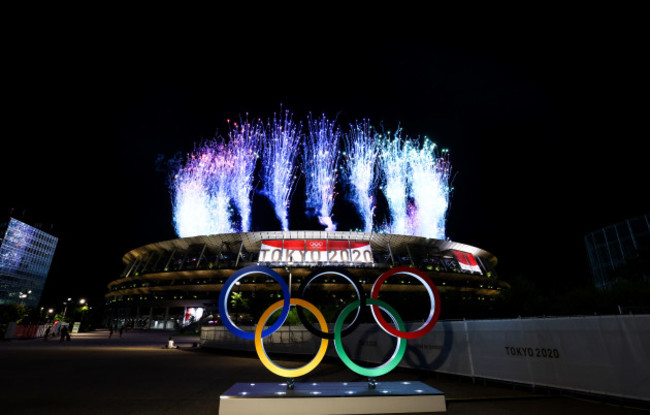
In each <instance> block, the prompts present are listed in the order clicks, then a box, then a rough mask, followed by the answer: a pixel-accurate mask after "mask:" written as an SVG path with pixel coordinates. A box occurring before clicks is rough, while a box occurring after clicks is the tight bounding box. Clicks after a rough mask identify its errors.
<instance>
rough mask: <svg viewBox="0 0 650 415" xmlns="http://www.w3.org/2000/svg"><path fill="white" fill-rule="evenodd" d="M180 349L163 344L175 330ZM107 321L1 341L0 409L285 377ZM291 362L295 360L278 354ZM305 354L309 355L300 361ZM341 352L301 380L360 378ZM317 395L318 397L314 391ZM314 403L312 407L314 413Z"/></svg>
mask: <svg viewBox="0 0 650 415" xmlns="http://www.w3.org/2000/svg"><path fill="white" fill-rule="evenodd" d="M170 335H171V336H173V339H174V342H175V344H176V345H178V346H180V347H179V348H178V349H166V348H164V346H165V345H166V344H167V340H168V338H169V336H170ZM108 337H109V333H108V331H103V330H98V331H95V332H91V333H80V334H73V335H72V340H71V341H70V342H63V343H61V342H59V340H58V338H57V339H49V340H48V341H43V340H42V339H35V340H12V341H3V342H0V373H1V376H0V379H1V380H2V387H1V388H0V413H1V414H50V415H54V414H88V415H92V414H192V415H201V414H211V415H216V414H218V412H219V396H220V395H221V394H222V393H223V392H225V391H226V390H227V389H228V388H230V386H232V385H233V384H234V383H237V382H278V381H282V379H280V378H278V377H277V376H275V375H273V374H272V373H270V372H269V371H267V370H266V369H265V368H264V367H263V366H262V364H261V363H260V362H259V360H258V359H257V356H255V355H251V354H234V353H226V352H217V351H212V350H203V349H200V348H195V347H192V344H193V343H194V342H198V337H196V336H182V335H177V334H174V333H169V332H139V331H128V332H126V333H124V334H123V335H122V337H120V335H119V333H114V334H113V336H112V338H110V339H109V338H108ZM276 363H278V364H281V365H284V366H296V365H298V364H297V363H296V362H291V361H286V362H285V361H282V360H276ZM302 364H304V363H302ZM363 380H365V379H363V378H361V377H359V376H357V375H356V374H354V373H352V372H351V371H350V370H348V369H347V368H346V367H345V366H343V364H341V363H340V362H338V361H336V360H329V361H324V362H322V363H321V365H320V366H319V367H317V368H316V369H315V370H314V371H313V372H311V373H310V374H309V375H308V376H305V377H304V378H300V379H298V382H306V381H309V382H328V381H332V382H334V381H338V382H340V381H363ZM380 380H395V381H396V380H418V381H422V382H424V383H426V384H428V385H431V386H433V387H434V388H437V389H439V390H441V391H443V392H444V393H445V396H446V398H447V412H448V413H449V414H451V415H455V414H476V413H480V414H481V415H490V414H526V415H537V414H540V415H541V414H550V413H554V414H565V413H566V414H576V415H580V414H585V415H586V414H589V415H618V414H648V413H650V410H648V409H647V408H639V407H633V406H635V405H634V404H633V403H632V404H629V403H628V404H627V405H622V404H619V403H612V402H605V401H603V400H597V399H594V398H586V397H579V396H576V395H569V394H561V393H559V392H549V391H531V390H530V389H527V388H523V387H514V386H512V385H505V384H493V383H488V384H485V383H484V382H482V381H476V382H475V383H473V382H472V381H471V380H469V379H463V378H455V377H447V376H440V377H437V376H436V375H435V374H431V373H425V372H416V371H410V370H401V369H396V370H394V371H393V372H391V373H390V374H388V375H387V376H384V377H382V378H381V379H380ZM316 399H317V398H316ZM308 413H309V411H308V408H306V409H305V414H308Z"/></svg>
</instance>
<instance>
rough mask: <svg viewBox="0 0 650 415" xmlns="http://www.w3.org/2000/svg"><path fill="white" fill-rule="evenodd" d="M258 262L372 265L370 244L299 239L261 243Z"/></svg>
mask: <svg viewBox="0 0 650 415" xmlns="http://www.w3.org/2000/svg"><path fill="white" fill-rule="evenodd" d="M259 261H260V262H363V263H372V262H374V261H373V258H372V250H371V249H370V242H359V241H329V240H325V239H322V240H321V239H307V240H305V239H299V240H296V239H294V240H286V239H285V240H274V241H262V246H261V247H260V258H259Z"/></svg>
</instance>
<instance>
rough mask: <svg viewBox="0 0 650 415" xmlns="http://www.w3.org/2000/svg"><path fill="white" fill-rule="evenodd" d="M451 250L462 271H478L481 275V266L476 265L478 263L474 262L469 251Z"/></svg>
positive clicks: (474, 259)
mask: <svg viewBox="0 0 650 415" xmlns="http://www.w3.org/2000/svg"><path fill="white" fill-rule="evenodd" d="M451 252H453V253H454V256H455V257H456V259H457V260H458V264H459V265H460V269H462V270H463V271H470V272H478V273H479V274H481V275H483V272H482V271H481V267H479V266H478V263H477V262H476V258H474V255H472V254H470V253H469V252H462V251H455V250H452V251H451Z"/></svg>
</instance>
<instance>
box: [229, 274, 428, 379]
mask: <svg viewBox="0 0 650 415" xmlns="http://www.w3.org/2000/svg"><path fill="white" fill-rule="evenodd" d="M252 274H263V275H266V276H268V277H271V278H272V279H274V280H275V281H276V282H277V283H278V284H280V288H281V289H282V295H283V299H282V300H280V301H278V302H276V303H274V304H272V305H271V306H269V307H268V308H267V309H266V311H264V313H262V316H261V317H260V320H259V322H258V323H257V326H256V328H255V332H254V333H253V332H247V331H244V330H242V329H240V328H239V327H237V326H236V325H235V323H233V322H232V320H231V318H230V315H229V313H228V299H229V297H230V292H231V291H232V288H233V287H234V286H235V285H236V284H237V282H238V281H239V280H240V279H242V278H244V277H246V276H249V275H252ZM332 274H334V275H337V276H340V277H343V278H345V279H346V280H347V281H348V282H350V283H351V284H352V285H353V287H354V290H355V291H356V293H357V298H358V300H355V301H353V302H352V303H350V304H348V305H347V306H346V307H345V308H343V310H341V312H340V313H339V315H338V317H337V318H336V322H335V323H334V332H333V333H330V332H329V331H328V328H327V322H326V321H325V317H324V316H323V314H322V313H321V312H320V310H318V308H317V307H316V306H315V305H313V304H312V303H310V302H308V301H306V300H304V299H302V298H300V297H304V295H305V291H306V290H307V287H308V286H309V284H310V283H311V282H312V281H314V280H315V279H316V278H319V277H321V276H323V275H332ZM398 274H401V275H408V276H411V277H414V278H416V279H417V280H418V281H419V282H421V283H422V284H423V285H424V287H425V288H426V290H427V293H428V294H429V300H430V302H431V309H430V311H429V315H428V316H427V319H426V321H425V322H424V323H423V324H422V325H421V326H420V327H419V328H418V329H416V330H414V331H408V332H407V331H406V327H405V325H404V322H403V321H402V318H401V317H400V316H399V314H398V313H397V311H395V309H394V308H393V307H391V306H390V305H389V304H387V303H386V302H384V301H382V300H379V298H378V297H379V290H380V288H381V286H382V285H383V284H384V282H385V281H386V279H388V278H389V277H391V276H393V275H398ZM298 291H299V293H298V295H299V298H291V294H290V290H289V286H288V285H287V283H286V282H285V281H284V279H283V278H282V277H281V276H280V274H278V273H277V272H275V271H273V270H272V269H271V268H267V267H262V266H258V265H252V266H248V267H245V268H242V269H240V270H239V271H237V272H235V273H234V274H232V275H231V276H230V277H229V278H228V279H227V280H226V282H225V283H224V285H223V288H222V290H221V293H220V294H219V313H220V314H221V320H222V321H223V324H224V326H226V328H227V329H228V330H229V331H230V332H231V333H232V334H234V335H235V336H237V337H240V338H242V339H245V340H253V341H254V342H255V351H256V352H257V355H258V357H259V358H260V361H261V362H262V364H263V365H264V366H265V367H266V368H267V369H268V370H270V371H271V372H272V373H274V374H276V375H278V376H283V377H287V378H296V377H299V376H304V375H306V374H307V373H309V372H311V371H312V370H313V369H315V368H316V366H318V365H319V364H320V362H321V361H322V360H323V357H325V352H326V351H327V346H328V344H329V341H330V340H334V346H335V348H336V352H337V354H338V355H339V357H340V358H341V361H342V362H343V363H344V364H345V365H346V366H347V367H348V368H349V369H350V370H352V371H353V372H355V373H357V374H359V375H361V376H368V377H378V376H382V375H385V374H386V373H388V372H390V371H391V370H393V369H394V368H395V367H397V365H398V364H399V363H400V361H401V360H402V357H404V353H405V352H406V340H409V339H417V338H419V337H422V336H424V335H425V334H427V333H429V332H430V331H431V330H433V327H434V326H435V325H436V323H437V321H438V317H439V315H440V295H439V294H438V289H437V288H436V286H435V285H434V283H433V281H431V278H429V277H428V276H427V275H426V274H424V273H422V272H420V271H418V270H415V269H413V268H409V267H396V268H392V269H390V270H388V271H386V272H384V273H383V274H381V275H380V276H379V278H378V279H377V280H376V281H375V283H374V284H373V285H372V289H371V290H370V298H366V294H365V292H364V291H363V288H362V287H361V284H360V283H359V282H358V281H357V280H355V279H354V278H352V277H351V276H349V275H348V274H347V273H346V272H345V271H343V270H342V269H340V268H324V269H319V270H317V271H314V272H312V273H311V274H309V275H308V276H307V277H306V278H305V279H304V280H303V281H302V283H301V284H300V288H299V289H298ZM292 305H293V306H296V307H298V308H297V314H298V317H299V318H300V321H301V322H302V324H303V325H304V326H305V328H306V329H307V330H309V331H310V332H311V333H312V334H314V335H315V336H317V337H319V338H320V339H321V344H320V347H319V349H318V351H317V352H316V355H315V356H314V358H313V359H312V360H311V361H310V362H309V363H307V364H306V365H304V366H301V367H298V368H284V367H282V366H279V365H277V364H275V363H274V362H273V361H272V360H271V359H270V358H269V356H268V355H267V354H266V350H264V344H263V342H262V339H263V338H265V337H267V336H270V335H271V334H273V333H274V332H276V331H277V330H278V329H279V328H280V327H281V326H282V325H283V324H284V322H285V320H286V319H287V316H288V315H289V309H290V307H291V306H292ZM367 306H369V307H370V311H371V313H372V316H373V318H374V320H375V321H376V322H377V324H378V325H379V327H381V328H382V330H384V331H385V332H386V333H388V334H390V335H391V336H393V337H396V338H397V345H396V347H395V351H394V352H393V354H392V355H391V357H390V358H389V359H388V361H386V362H385V363H383V364H381V365H379V366H376V367H372V368H367V367H362V366H359V365H357V364H356V363H354V362H353V361H352V359H350V357H349V356H348V355H347V353H346V352H345V350H344V348H343V341H342V338H343V337H345V336H346V335H348V334H350V333H351V332H352V331H354V329H355V328H357V326H358V325H359V324H360V322H361V317H362V316H363V315H364V314H365V313H367V309H366V307H367ZM303 308H306V309H307V310H309V311H310V312H311V313H312V314H313V315H314V316H315V317H316V320H317V322H318V326H320V329H317V328H316V327H314V326H313V325H312V324H311V323H310V322H309V321H308V320H307V318H306V316H305V314H304V312H303V310H302V309H303ZM280 309H281V310H282V311H281V313H280V316H279V317H278V319H277V320H276V321H275V322H274V323H273V324H272V325H271V326H269V327H268V328H267V329H264V326H265V325H266V322H267V321H268V320H269V318H270V317H271V315H272V314H273V313H275V312H276V311H277V310H280ZM355 310H356V314H355V316H354V319H353V321H352V322H351V323H349V324H348V326H347V327H343V326H344V323H345V319H346V318H347V317H348V316H349V315H350V314H352V313H353V312H354V311H355ZM380 310H383V311H384V312H385V313H386V314H387V315H388V316H389V317H390V319H391V320H392V321H393V324H394V326H396V327H397V328H395V327H393V326H392V325H390V324H389V323H388V322H387V321H386V319H385V318H384V317H383V315H382V313H381V312H380Z"/></svg>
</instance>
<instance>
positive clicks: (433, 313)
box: [370, 267, 440, 339]
mask: <svg viewBox="0 0 650 415" xmlns="http://www.w3.org/2000/svg"><path fill="white" fill-rule="evenodd" d="M395 274H406V275H409V276H411V277H414V278H416V279H417V280H418V281H420V282H421V283H422V284H424V287H425V288H426V289H427V291H428V293H429V299H430V301H431V310H430V312H429V317H428V318H427V321H425V322H424V324H422V326H420V328H419V329H417V330H415V331H400V330H398V329H396V328H393V327H392V326H391V325H390V324H388V322H386V319H384V317H383V316H382V315H381V312H380V311H379V307H378V306H376V305H372V306H370V311H371V312H372V315H373V317H374V318H375V321H377V324H379V326H380V327H381V328H382V329H383V330H384V331H385V332H386V333H388V334H390V335H393V336H395V337H401V338H403V339H417V338H419V337H422V336H424V335H425V334H427V333H428V332H430V331H431V330H432V329H433V326H435V325H436V323H437V322H438V317H439V316H440V294H438V289H437V288H436V286H435V284H434V283H433V281H431V278H429V277H428V276H427V275H426V274H425V273H423V272H421V271H418V270H416V269H413V268H410V267H396V268H393V269H390V270H388V271H386V272H384V273H383V274H381V276H380V277H379V278H377V280H376V281H375V283H374V284H373V285H372V289H371V291H370V298H373V299H375V300H377V299H379V298H378V297H379V289H380V288H381V286H382V284H383V283H384V281H386V279H387V278H388V277H390V276H392V275H395Z"/></svg>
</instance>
